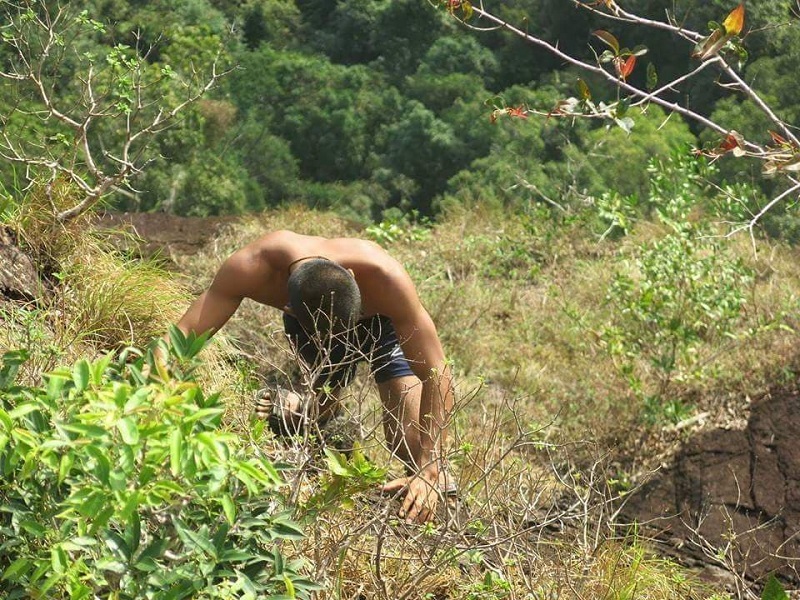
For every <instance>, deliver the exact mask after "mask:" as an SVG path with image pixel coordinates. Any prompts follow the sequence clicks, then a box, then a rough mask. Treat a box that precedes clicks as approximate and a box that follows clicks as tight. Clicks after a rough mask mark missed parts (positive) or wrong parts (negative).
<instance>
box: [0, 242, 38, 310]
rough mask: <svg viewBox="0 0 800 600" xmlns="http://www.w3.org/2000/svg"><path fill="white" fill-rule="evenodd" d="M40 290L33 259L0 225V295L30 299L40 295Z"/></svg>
mask: <svg viewBox="0 0 800 600" xmlns="http://www.w3.org/2000/svg"><path fill="white" fill-rule="evenodd" d="M41 290H42V285H41V282H40V280H39V275H38V272H37V269H36V264H35V263H34V261H33V259H32V258H31V257H30V256H28V255H27V254H25V252H23V251H22V250H20V249H19V248H18V247H17V245H16V243H15V242H14V238H13V236H12V235H11V234H10V233H8V232H7V231H6V230H4V229H3V228H2V227H0V296H2V297H4V298H8V299H11V300H24V301H30V300H34V299H36V298H38V297H39V296H41Z"/></svg>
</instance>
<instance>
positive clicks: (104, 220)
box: [96, 213, 237, 263]
mask: <svg viewBox="0 0 800 600" xmlns="http://www.w3.org/2000/svg"><path fill="white" fill-rule="evenodd" d="M236 221H237V218H236V217H231V216H221V217H211V218H204V217H179V216H176V215H170V214H167V213H106V214H103V215H98V217H97V221H96V226H97V227H98V228H99V229H104V230H106V232H107V233H108V234H109V235H110V236H111V237H112V239H113V241H114V243H115V245H116V246H117V247H118V248H120V249H122V250H124V251H126V252H130V253H135V254H139V255H142V256H145V257H147V258H154V257H155V258H159V259H161V260H164V261H166V262H168V263H174V262H175V257H177V256H187V255H188V256H191V255H193V254H196V253H197V252H199V251H200V250H201V249H202V248H203V247H204V246H205V245H206V244H208V243H209V242H210V241H212V240H214V239H215V238H216V237H218V236H219V234H220V232H221V231H222V229H223V228H224V227H225V226H227V225H229V224H231V223H234V222H236Z"/></svg>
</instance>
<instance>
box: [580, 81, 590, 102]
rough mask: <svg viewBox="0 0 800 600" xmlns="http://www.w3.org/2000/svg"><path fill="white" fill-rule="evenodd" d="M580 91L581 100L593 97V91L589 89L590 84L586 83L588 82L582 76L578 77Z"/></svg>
mask: <svg viewBox="0 0 800 600" xmlns="http://www.w3.org/2000/svg"><path fill="white" fill-rule="evenodd" d="M578 93H580V95H581V100H591V99H592V92H591V91H590V90H589V86H588V85H586V82H585V81H584V80H583V79H580V78H578Z"/></svg>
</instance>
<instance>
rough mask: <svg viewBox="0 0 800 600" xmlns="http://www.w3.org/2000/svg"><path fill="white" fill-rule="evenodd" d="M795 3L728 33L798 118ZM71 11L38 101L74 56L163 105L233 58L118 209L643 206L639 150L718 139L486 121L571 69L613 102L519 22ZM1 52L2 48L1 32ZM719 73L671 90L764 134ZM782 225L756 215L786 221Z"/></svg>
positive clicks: (648, 5)
mask: <svg viewBox="0 0 800 600" xmlns="http://www.w3.org/2000/svg"><path fill="white" fill-rule="evenodd" d="M729 4H730V3H726V2H703V3H698V2H693V1H690V0H680V1H678V2H675V3H673V6H672V7H671V11H672V14H674V15H676V17H677V18H680V19H682V22H683V23H684V24H685V25H686V27H688V28H694V29H696V30H699V31H704V30H705V29H706V23H708V22H709V21H715V20H716V21H720V20H721V19H722V18H723V17H724V15H725V14H727V12H728V11H729V10H730V9H731V8H733V6H732V5H731V6H729ZM625 8H626V10H628V11H630V12H633V13H636V14H638V15H641V16H643V17H653V18H663V16H664V14H663V13H664V7H663V6H662V3H660V2H652V1H649V0H632V1H630V2H626V3H625ZM81 9H84V12H82V13H81V12H80V10H81ZM793 9H794V3H793V2H790V1H789V0H780V1H775V2H752V3H750V4H749V5H748V7H747V11H748V12H747V29H746V31H745V32H744V33H743V37H744V43H745V45H746V48H747V50H748V52H749V61H747V62H746V63H745V65H744V67H743V69H744V70H743V74H744V76H745V78H746V80H747V81H748V82H749V83H750V84H751V85H753V86H754V88H755V89H757V91H758V92H759V94H761V95H762V97H764V98H765V99H766V100H767V101H768V102H769V104H770V106H771V107H772V108H773V109H774V110H775V111H776V113H777V114H778V115H779V116H780V117H781V118H783V119H784V120H785V121H786V122H788V123H794V122H796V113H797V110H798V108H797V107H798V100H797V97H796V95H795V94H794V93H793V90H794V88H795V86H794V77H795V74H794V65H796V64H797V55H798V53H800V31H798V28H797V27H796V26H795V25H796V18H795V17H794V15H793V13H792V10H793ZM497 13H498V14H499V15H500V16H501V17H503V18H507V19H509V20H510V21H512V22H514V23H516V24H518V25H520V24H525V23H527V24H528V25H527V27H529V28H530V29H531V31H533V30H534V29H535V31H536V35H537V36H539V37H541V38H542V39H545V40H547V41H549V42H551V43H553V44H557V45H558V46H559V47H560V48H561V49H563V50H565V51H568V52H570V53H572V54H573V55H575V56H576V57H579V58H585V59H589V60H590V61H591V60H592V57H593V56H594V55H595V54H596V53H598V52H599V51H602V48H599V47H598V46H602V44H599V43H598V40H597V38H593V37H592V31H593V29H595V28H596V27H597V23H595V22H593V21H592V16H591V14H589V13H588V12H587V11H584V10H580V9H577V8H576V7H575V6H574V5H572V4H571V3H570V2H563V1H562V0H512V1H510V2H504V3H503V4H502V6H499V7H498V8H497ZM70 14H72V15H75V14H77V15H81V16H82V18H81V19H79V20H78V21H77V25H76V26H74V27H72V26H71V27H70V28H68V29H67V31H66V32H65V34H64V39H63V40H62V45H61V47H60V50H59V52H57V53H53V55H52V56H50V57H49V58H48V60H47V61H44V60H43V61H42V64H45V65H46V69H47V70H48V73H49V80H48V84H49V85H50V86H51V87H50V88H49V91H48V93H49V96H50V99H51V100H52V101H53V102H54V103H55V104H56V105H58V106H61V107H67V108H66V110H67V111H68V109H69V107H75V106H80V105H81V103H82V102H85V98H82V96H81V95H82V94H84V93H85V90H84V88H83V87H82V85H81V83H80V82H81V81H83V80H85V78H84V77H83V76H82V73H83V71H82V69H85V65H86V64H87V62H91V61H94V62H96V63H97V64H98V66H99V67H106V74H105V75H104V77H111V78H113V77H114V69H115V68H116V67H117V66H119V67H120V68H119V69H118V74H120V73H124V67H127V66H129V65H130V64H131V61H142V64H143V70H142V73H143V75H142V77H143V79H142V80H141V81H138V82H126V81H125V80H124V77H122V75H120V80H119V81H117V82H115V85H116V86H117V87H116V90H117V91H116V93H117V94H118V95H119V98H120V99H121V102H122V104H124V102H125V101H127V100H126V98H127V99H128V100H130V97H131V95H132V94H133V92H132V90H133V89H134V87H135V85H134V84H135V83H145V84H147V77H151V78H152V79H153V81H154V82H155V83H153V82H151V83H149V84H148V85H150V86H151V88H150V89H149V90H148V91H149V92H150V93H154V92H155V96H156V97H160V98H161V102H162V103H164V104H165V105H166V106H171V105H172V104H174V103H176V102H178V101H180V100H181V99H182V98H183V97H184V95H185V86H186V85H187V81H189V80H191V79H192V78H193V77H198V78H200V79H202V78H203V77H206V78H207V77H208V76H209V73H210V68H211V65H212V63H215V60H216V68H217V70H218V72H223V71H226V70H227V69H229V70H230V71H229V72H227V71H226V74H224V75H223V76H222V77H221V78H220V80H219V81H218V85H217V86H216V87H215V88H214V89H212V90H211V91H210V92H208V93H207V94H206V95H205V96H204V97H203V98H202V99H201V100H200V101H199V102H196V103H194V104H192V105H190V106H189V107H187V108H186V109H185V110H184V111H183V113H182V114H181V116H180V118H179V119H178V121H177V123H173V124H171V126H170V127H169V128H167V129H166V130H165V131H162V132H161V134H160V135H159V136H157V137H156V141H155V143H154V144H151V145H149V146H148V147H147V148H144V149H141V150H140V152H141V157H140V158H141V160H142V162H145V163H146V164H147V168H146V169H144V170H143V171H142V172H141V173H139V174H136V175H135V176H133V177H131V178H130V181H129V183H130V187H129V188H128V189H126V190H125V193H116V194H112V196H111V197H110V198H109V200H108V201H109V203H110V204H111V206H112V207H114V208H116V209H123V210H129V211H139V212H140V211H166V212H171V213H174V214H178V215H193V216H206V215H221V214H240V213H243V212H249V211H260V210H263V209H265V208H272V207H276V206H280V205H283V204H286V203H296V202H299V203H302V204H305V205H307V206H310V207H315V208H321V209H330V210H334V211H336V212H338V213H340V214H342V215H343V216H346V217H349V218H353V219H355V220H357V221H359V222H362V223H365V222H370V221H373V220H377V221H379V220H381V219H383V218H387V217H388V218H390V219H392V218H397V216H398V214H401V213H404V214H408V213H413V214H418V215H422V216H426V217H435V216H436V215H437V214H439V213H440V211H441V210H443V208H445V207H447V206H448V205H467V206H472V205H481V206H491V207H504V208H510V209H512V210H523V211H524V210H528V209H530V208H531V207H532V206H533V207H535V206H537V205H539V206H545V207H550V208H553V207H560V208H562V209H571V208H576V207H578V208H579V207H583V206H586V205H587V204H588V205H591V206H594V205H595V204H596V203H598V202H599V203H600V205H601V206H603V205H608V204H611V205H614V204H615V203H616V204H619V202H620V198H622V199H624V200H622V203H623V204H625V205H635V204H637V203H639V204H646V201H647V195H648V186H649V183H648V181H649V176H648V172H647V166H648V162H649V161H659V160H661V161H666V160H668V159H669V157H670V155H671V154H672V153H674V152H676V151H677V152H679V153H683V154H687V153H688V148H689V147H690V146H699V145H701V144H703V143H705V144H713V143H716V142H717V139H716V138H718V137H719V136H715V135H713V134H709V133H708V132H704V131H703V130H702V128H701V127H699V126H698V125H697V124H696V123H692V122H685V121H683V120H682V118H681V117H679V116H678V115H673V116H672V117H671V118H670V119H668V120H666V121H665V114H664V113H663V112H662V111H661V110H660V109H659V108H658V107H656V106H651V107H650V109H649V110H648V111H647V113H646V114H643V115H636V118H635V120H634V123H635V124H634V126H633V131H632V132H631V133H630V134H628V132H627V131H625V130H623V129H620V128H612V129H610V130H609V127H608V122H607V121H604V120H601V119H593V120H578V121H577V122H574V121H572V120H564V119H556V118H544V117H539V116H535V117H534V118H524V119H501V120H499V121H496V122H493V119H492V118H491V117H492V113H493V110H494V109H496V108H497V107H501V106H510V107H514V106H525V107H529V108H530V109H531V110H538V111H542V112H543V113H546V112H547V111H549V110H551V109H553V108H554V107H555V106H556V104H557V103H558V101H559V100H560V99H563V98H566V97H570V96H575V95H576V94H577V93H578V92H577V89H578V83H577V82H578V78H579V77H582V78H583V79H585V80H586V83H587V84H588V85H589V87H591V89H592V93H593V94H594V96H595V98H597V99H601V98H607V99H608V100H609V101H610V100H613V99H614V95H615V92H614V90H612V89H610V87H609V86H608V84H607V82H606V83H604V82H602V81H600V80H594V79H593V78H592V76H591V74H589V75H586V74H582V73H580V72H578V71H576V70H573V69H571V68H568V66H567V65H565V64H564V63H563V62H561V61H559V60H557V59H556V58H554V57H553V56H552V55H551V54H548V53H547V52H546V51H544V50H542V49H541V48H537V47H535V46H533V45H531V44H528V43H526V42H525V41H524V40H522V39H520V38H519V37H518V36H513V35H511V34H509V33H507V32H504V31H501V30H492V29H491V28H487V29H488V30H487V31H483V32H479V31H473V30H469V29H467V28H465V27H464V26H463V25H461V24H459V23H458V22H457V21H456V20H455V19H453V18H452V17H451V16H450V15H449V14H448V12H447V11H446V10H443V9H442V8H441V6H434V5H432V4H429V3H426V2H416V1H412V0H359V1H346V2H345V1H341V2H336V3H333V4H331V3H328V2H321V1H317V0H297V1H287V0H247V1H242V2H224V1H217V2H214V1H210V0H191V1H186V2H177V3H173V2H170V3H166V2H120V1H115V0H107V1H99V0H98V1H93V2H80V3H70ZM473 23H474V24H475V25H476V26H480V25H481V23H480V22H479V21H475V20H473ZM613 30H614V33H615V34H616V35H617V37H618V38H619V39H620V40H624V43H625V45H626V46H628V47H630V48H634V47H636V48H638V47H640V46H641V45H643V46H645V47H646V48H647V54H646V55H644V56H641V57H640V60H639V63H640V65H641V68H637V70H635V71H634V72H633V73H632V74H631V78H632V80H634V79H636V78H639V79H642V78H644V77H646V76H649V74H653V73H657V74H658V77H659V79H660V81H662V82H666V81H671V80H672V79H674V78H675V77H677V76H679V75H680V74H682V73H684V72H688V71H690V70H691V69H693V68H694V66H695V64H694V63H693V61H695V59H693V58H692V57H691V52H690V48H689V47H688V46H686V47H685V48H682V47H679V48H677V50H679V51H676V42H675V40H674V39H673V38H672V36H671V35H670V34H669V33H668V32H663V33H661V32H659V31H658V30H655V31H653V30H649V29H647V28H644V27H637V26H635V25H631V24H624V23H621V24H619V25H618V26H616V27H615V28H613ZM8 35H10V34H8ZM684 49H685V51H680V50H684ZM2 52H3V53H4V54H5V60H8V61H12V60H13V59H14V57H13V52H12V50H11V49H10V48H9V46H8V45H6V46H5V47H4V49H3V50H2ZM126 61H127V62H126ZM646 63H649V66H648V67H647V68H645V64H646ZM98 70H99V69H98ZM164 74H166V76H164ZM157 75H158V76H160V77H156V76H157ZM715 77H716V76H715V75H714V72H713V70H707V74H706V72H704V73H701V74H699V75H698V76H697V77H694V78H692V79H691V80H690V81H689V82H688V85H687V86H686V87H685V88H684V89H681V91H680V92H676V93H675V94H674V95H675V98H674V101H676V102H678V103H680V104H682V105H685V106H687V107H690V108H691V109H692V110H695V111H697V112H698V113H700V114H703V115H708V116H711V117H712V118H714V119H717V118H718V119H720V121H721V122H722V123H723V125H724V126H726V127H729V128H730V129H736V130H738V131H739V132H742V133H743V134H744V135H746V136H748V137H750V136H752V137H753V138H754V139H756V140H764V139H768V131H767V130H768V129H769V126H768V125H769V124H768V123H767V122H765V117H764V116H763V115H762V114H761V113H759V112H758V111H756V110H754V109H753V107H752V105H748V104H746V103H744V102H742V101H741V98H737V97H736V96H735V95H733V94H731V93H729V92H728V91H727V90H725V89H724V88H723V87H721V86H718V85H715ZM12 83H14V84H15V85H6V86H4V87H3V88H2V90H0V108H1V109H2V110H0V113H2V114H4V115H14V116H13V117H10V118H6V120H5V121H6V122H5V124H4V127H5V132H6V134H7V135H8V136H9V137H10V139H12V140H13V141H14V143H15V144H16V145H17V146H18V147H19V148H21V149H22V150H25V149H26V148H27V149H28V150H29V153H30V150H31V149H35V152H34V154H37V153H38V154H41V153H44V154H45V155H50V156H54V155H56V154H57V153H58V152H60V150H59V144H61V145H62V146H63V145H64V144H65V143H68V142H65V138H64V136H63V135H60V134H59V129H58V126H54V124H53V119H52V118H51V119H43V118H41V114H37V113H36V112H35V110H34V112H32V113H31V114H25V113H24V111H15V110H14V109H15V108H16V109H25V108H31V106H32V105H33V104H35V102H34V96H36V94H37V90H35V89H33V88H32V87H31V86H26V85H22V84H21V82H19V81H16V82H12ZM126 85H127V87H126ZM581 85H583V84H581ZM153 86H157V87H153ZM137 89H138V88H137ZM145 89H147V88H146V87H145ZM37 101H38V97H37ZM171 103H172V104H171ZM122 104H120V106H122ZM94 127H95V128H96V130H95V131H94V134H95V135H96V136H98V141H96V142H94V143H95V144H97V145H98V147H100V148H102V149H106V148H112V149H113V148H115V147H116V145H118V144H119V136H120V135H121V132H120V125H119V124H115V123H114V121H113V120H110V119H109V120H108V121H107V122H105V121H104V122H102V123H99V124H97V125H94ZM97 154H98V155H99V154H101V152H97ZM99 160H100V161H101V162H102V160H104V159H99ZM105 160H110V159H108V158H107V157H106V158H105ZM147 161H150V162H147ZM22 171H23V168H22V167H20V166H19V165H18V164H17V165H10V164H8V163H4V164H2V176H3V177H2V179H3V181H4V182H6V186H7V187H9V183H8V182H11V181H20V180H21V179H22V178H23V174H22ZM710 181H711V182H712V183H714V184H715V185H719V186H721V187H724V186H725V185H726V184H728V183H730V184H733V183H734V182H735V184H736V186H738V188H737V189H738V197H744V198H748V202H749V203H750V206H748V207H747V208H748V209H749V210H750V211H753V210H754V208H756V207H757V206H758V205H760V204H763V201H764V194H766V195H769V194H772V193H773V192H774V191H775V190H774V188H775V183H774V182H772V181H769V180H765V179H764V178H763V177H761V175H760V173H759V172H758V169H757V167H752V166H748V164H747V161H733V160H727V157H726V160H723V161H721V162H720V169H719V172H716V173H714V174H713V177H711V178H710ZM117 189H118V190H119V189H120V188H119V187H117ZM609 195H610V196H612V198H611V199H609V198H608V196H609ZM604 196H605V197H606V198H605V200H602V198H603V197H604ZM778 213H781V214H782V213H783V210H780V209H779V210H776V211H774V213H773V215H772V217H771V220H769V221H770V222H772V221H774V220H775V219H778V220H779V221H780V220H781V215H778ZM776 215H777V216H776ZM781 223H782V224H781V225H777V226H773V227H772V228H771V230H772V232H773V233H787V232H788V234H789V235H790V236H793V233H792V227H791V225H790V224H787V223H786V222H785V220H784V221H782V222H781Z"/></svg>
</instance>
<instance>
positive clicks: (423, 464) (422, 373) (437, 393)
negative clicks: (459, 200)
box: [381, 269, 453, 521]
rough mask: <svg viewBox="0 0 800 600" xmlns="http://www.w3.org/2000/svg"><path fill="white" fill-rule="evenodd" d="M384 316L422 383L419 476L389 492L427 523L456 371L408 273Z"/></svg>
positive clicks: (394, 287)
mask: <svg viewBox="0 0 800 600" xmlns="http://www.w3.org/2000/svg"><path fill="white" fill-rule="evenodd" d="M383 289H384V290H386V291H387V292H388V293H387V295H386V296H384V298H385V300H384V303H383V306H382V307H381V312H382V313H383V314H385V315H386V316H388V317H389V318H391V320H392V324H393V326H394V328H395V331H396V333H397V336H398V339H399V340H400V344H401V346H402V348H403V354H404V355H405V357H406V359H407V360H408V363H409V366H410V367H411V369H412V370H413V371H414V374H415V375H416V376H417V377H418V378H419V379H420V381H421V382H422V393H421V397H420V407H419V409H420V410H419V424H418V427H419V440H420V443H419V448H411V451H412V453H413V455H414V456H413V457H414V459H415V461H416V463H417V468H418V473H417V474H416V475H414V476H413V477H410V478H402V479H399V480H395V481H393V482H390V483H388V484H387V485H386V486H385V487H384V490H386V491H396V490H398V489H400V488H402V487H405V488H406V489H407V493H406V497H405V500H404V502H403V509H402V512H401V514H402V515H404V516H405V517H406V518H407V520H409V521H428V520H431V519H432V518H433V516H434V511H435V509H436V505H437V504H438V500H439V485H440V475H442V471H443V468H444V467H443V459H444V443H445V439H446V433H447V422H448V419H449V415H450V412H451V411H452V408H453V381H452V372H451V369H450V367H449V365H448V364H447V361H446V359H445V355H444V350H443V349H442V344H441V341H440V340H439V335H438V333H437V331H436V326H435V325H434V323H433V319H431V317H430V315H429V314H428V312H427V311H426V310H425V308H424V307H423V306H422V303H421V302H420V300H419V297H418V296H417V292H416V289H415V288H414V285H413V282H412V281H411V278H410V277H409V276H408V274H407V273H406V272H405V270H404V269H402V270H398V271H396V272H395V273H394V275H393V277H392V282H391V285H385V286H384V287H383Z"/></svg>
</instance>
